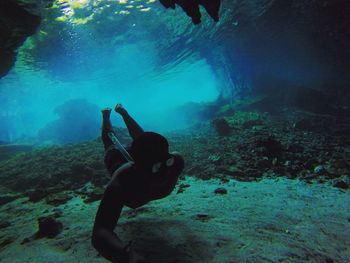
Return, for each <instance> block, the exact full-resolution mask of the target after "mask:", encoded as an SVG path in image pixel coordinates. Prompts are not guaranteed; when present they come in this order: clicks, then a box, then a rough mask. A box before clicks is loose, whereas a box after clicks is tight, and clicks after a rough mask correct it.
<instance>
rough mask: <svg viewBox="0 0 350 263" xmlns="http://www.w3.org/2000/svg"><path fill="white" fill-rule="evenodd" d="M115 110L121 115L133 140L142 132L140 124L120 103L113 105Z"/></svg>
mask: <svg viewBox="0 0 350 263" xmlns="http://www.w3.org/2000/svg"><path fill="white" fill-rule="evenodd" d="M115 111H116V112H118V113H119V114H120V115H121V116H122V117H123V120H124V122H125V125H126V127H127V128H128V131H129V134H130V136H131V138H132V139H133V140H135V139H136V138H137V137H139V136H140V135H141V134H142V133H143V132H144V131H143V129H142V128H141V126H140V125H139V124H138V123H137V122H136V121H135V120H134V119H133V118H132V117H131V116H130V115H129V113H128V112H127V111H126V110H125V109H124V108H123V106H122V105H121V104H117V106H115Z"/></svg>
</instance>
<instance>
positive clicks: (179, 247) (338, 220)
mask: <svg viewBox="0 0 350 263" xmlns="http://www.w3.org/2000/svg"><path fill="white" fill-rule="evenodd" d="M181 183H186V184H189V185H190V187H188V188H185V189H184V190H185V191H184V192H183V193H180V194H176V191H174V192H173V193H172V194H171V195H170V196H169V197H167V198H165V199H163V200H157V201H153V202H151V203H149V204H148V205H146V206H144V207H142V208H139V209H136V210H132V209H128V208H124V209H123V213H122V216H121V219H120V221H119V223H118V226H117V228H116V231H117V233H118V234H119V236H120V237H121V238H122V240H123V241H125V243H126V242H127V241H129V240H134V242H135V246H136V248H137V249H138V250H139V251H140V252H142V253H144V254H146V255H147V258H148V259H149V260H150V262H152V263H157V262H161V263H165V262H166V263H175V262H177V263H189V262H195V263H199V262H213V263H216V262H218V263H219V262H220V263H221V262H222V263H229V262H350V195H349V192H345V191H342V190H339V189H336V188H333V187H331V186H329V185H320V184H312V185H310V184H305V183H303V182H301V181H298V180H288V179H284V178H281V179H278V180H273V179H264V180H262V181H260V182H237V181H233V180H232V181H230V182H228V183H222V182H220V181H218V180H209V181H200V180H197V179H195V178H190V177H188V178H187V179H186V180H184V181H182V182H181ZM218 187H224V188H226V189H227V194H215V193H214V191H215V189H216V188H218ZM98 204H99V202H94V203H90V204H85V203H84V202H83V201H82V199H81V198H80V197H79V196H77V197H75V198H73V199H72V200H70V201H69V202H68V203H66V204H64V205H61V206H59V208H61V209H62V210H63V215H62V216H61V217H60V218H59V220H60V221H61V222H62V223H63V225H64V230H63V231H62V233H61V234H59V235H58V236H57V237H56V238H54V239H47V238H43V239H37V240H33V241H30V242H28V243H25V244H21V242H22V240H23V239H24V238H26V237H30V236H32V235H33V234H34V233H35V232H36V231H37V218H38V217H39V216H42V215H43V214H44V211H45V210H46V211H51V210H52V209H53V207H52V206H50V205H47V204H45V203H36V204H33V203H30V202H28V201H27V199H26V198H21V199H17V200H16V201H13V202H11V203H8V204H6V205H3V206H1V207H0V215H1V218H2V219H3V220H8V221H11V222H12V225H11V226H9V227H7V228H3V229H1V232H0V233H1V234H0V238H1V242H0V243H3V242H4V241H6V240H11V241H12V242H9V244H8V245H5V246H3V247H2V248H1V250H0V262H9V263H15V262H21V263H23V262H31V263H32V262H45V263H49V262H52V263H59V262H107V261H106V260H104V259H103V258H101V257H100V256H98V253H97V252H96V251H95V250H94V249H93V247H92V246H91V243H90V236H91V228H92V224H93V220H94V216H95V212H96V210H97V206H98Z"/></svg>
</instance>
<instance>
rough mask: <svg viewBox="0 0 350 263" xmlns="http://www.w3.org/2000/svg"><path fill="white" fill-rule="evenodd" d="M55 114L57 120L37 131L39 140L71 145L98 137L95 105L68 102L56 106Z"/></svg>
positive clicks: (79, 100) (84, 101)
mask: <svg viewBox="0 0 350 263" xmlns="http://www.w3.org/2000/svg"><path fill="white" fill-rule="evenodd" d="M82 109H84V110H82ZM55 113H56V114H57V115H58V116H59V118H58V119H57V120H55V121H53V122H51V123H49V124H47V125H46V126H45V127H44V128H42V129H41V130H40V131H39V138H40V140H43V141H44V140H51V141H53V142H55V143H72V142H78V141H83V140H89V139H90V140H91V139H93V138H96V137H97V136H98V134H99V131H100V116H99V108H98V107H97V106H96V105H95V104H92V103H90V102H88V101H87V100H83V99H76V100H68V101H66V102H65V103H64V104H62V105H60V106H58V107H57V108H56V109H55ZM77 169H79V168H77Z"/></svg>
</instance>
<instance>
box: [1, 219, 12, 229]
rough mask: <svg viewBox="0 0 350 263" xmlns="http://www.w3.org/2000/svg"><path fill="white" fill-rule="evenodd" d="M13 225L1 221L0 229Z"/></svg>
mask: <svg viewBox="0 0 350 263" xmlns="http://www.w3.org/2000/svg"><path fill="white" fill-rule="evenodd" d="M10 225H11V223H10V222H9V221H0V229H3V228H6V227H9V226H10Z"/></svg>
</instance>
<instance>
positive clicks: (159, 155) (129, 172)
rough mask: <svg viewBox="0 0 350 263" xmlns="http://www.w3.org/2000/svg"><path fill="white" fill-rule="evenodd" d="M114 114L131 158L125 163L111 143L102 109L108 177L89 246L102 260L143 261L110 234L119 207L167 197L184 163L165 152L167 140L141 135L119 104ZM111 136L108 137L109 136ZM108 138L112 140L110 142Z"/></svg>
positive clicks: (109, 126) (107, 117)
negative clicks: (120, 122) (125, 133)
mask: <svg viewBox="0 0 350 263" xmlns="http://www.w3.org/2000/svg"><path fill="white" fill-rule="evenodd" d="M115 111H116V112H117V113H119V114H120V115H121V117H122V118H123V120H124V122H125V124H126V127H127V129H128V131H129V134H130V136H131V137H132V139H133V142H132V144H131V147H127V149H126V150H127V151H128V152H129V153H130V156H131V157H132V158H133V161H128V160H127V158H126V157H124V155H123V152H122V151H120V150H118V149H117V148H116V146H115V144H114V143H113V140H112V139H113V136H114V135H111V134H110V133H111V132H112V133H113V130H112V124H111V121H110V113H111V109H110V108H106V109H103V110H102V116H103V123H102V141H103V144H104V148H105V159H104V161H105V165H106V168H107V170H108V171H109V173H110V174H111V176H112V179H111V181H110V182H109V184H108V186H107V188H106V190H105V192H104V195H103V198H102V200H101V203H100V206H99V208H98V211H97V213H96V218H95V223H94V228H93V233H92V244H93V246H94V247H95V248H96V250H97V251H98V252H99V253H100V254H101V255H102V256H104V257H105V258H106V259H108V260H110V261H113V262H128V263H136V262H139V263H141V262H146V261H145V260H144V258H143V257H142V256H141V255H139V254H138V253H137V252H136V251H135V250H134V249H133V247H132V246H131V245H130V244H131V242H129V244H128V245H127V246H125V247H123V244H122V241H121V240H120V239H119V238H118V236H117V235H116V234H115V233H114V231H113V230H114V228H115V226H116V224H117V222H118V219H119V217H120V213H121V211H122V208H123V206H124V205H125V206H127V207H129V208H137V207H140V206H142V205H144V204H146V203H148V202H149V201H152V200H155V199H161V198H164V197H166V196H168V195H169V194H170V193H171V192H172V191H173V189H174V187H175V184H176V182H177V180H178V177H179V175H180V173H181V172H182V170H183V168H184V160H183V158H182V157H181V155H180V154H179V153H177V152H173V153H169V152H168V147H169V145H168V141H167V139H166V138H164V137H163V136H162V135H160V134H157V133H154V132H144V131H143V129H142V128H141V127H140V126H139V125H138V124H137V122H136V121H135V120H134V119H133V118H132V117H131V116H130V115H129V114H128V112H127V111H126V110H125V109H124V108H123V106H122V105H121V104H117V106H116V107H115ZM109 135H111V136H109ZM111 137H112V139H111Z"/></svg>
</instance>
